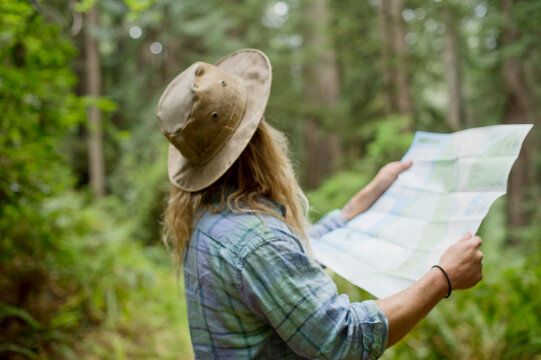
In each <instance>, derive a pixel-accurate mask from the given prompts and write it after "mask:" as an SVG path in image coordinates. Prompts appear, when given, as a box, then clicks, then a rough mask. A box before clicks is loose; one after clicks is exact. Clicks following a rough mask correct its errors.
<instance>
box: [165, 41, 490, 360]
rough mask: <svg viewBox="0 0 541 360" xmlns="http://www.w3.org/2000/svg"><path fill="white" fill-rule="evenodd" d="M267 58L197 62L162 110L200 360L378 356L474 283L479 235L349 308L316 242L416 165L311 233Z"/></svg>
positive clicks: (398, 169) (173, 223) (392, 169)
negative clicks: (392, 290) (315, 251)
mask: <svg viewBox="0 0 541 360" xmlns="http://www.w3.org/2000/svg"><path fill="white" fill-rule="evenodd" d="M270 85H271V66H270V62H269V60H268V58H267V56H266V55H265V54H264V53H262V52H261V51H258V50H253V49H246V50H240V51H238V52H235V53H233V54H230V55H228V56H226V57H225V58H223V59H222V60H220V61H219V62H218V63H217V64H216V65H211V64H207V63H203V62H197V63H195V64H193V65H192V66H190V67H189V68H188V69H186V70H185V71H184V72H182V73H181V74H180V75H178V76H177V77H176V78H175V79H174V80H173V81H172V82H171V83H170V84H169V86H168V87H167V88H166V90H165V91H164V93H163V95H162V97H161V98H160V101H159V103H158V110H157V116H158V120H159V122H160V127H161V130H162V132H163V133H164V134H165V135H166V137H167V139H168V140H169V142H170V146H169V167H168V171H169V178H170V180H171V182H172V183H173V188H172V190H171V197H170V200H169V204H168V208H167V211H166V228H167V231H168V233H169V237H170V240H171V243H172V245H173V247H174V250H175V253H176V254H177V255H178V257H179V260H180V261H181V262H182V263H183V270H184V285H185V291H186V302H187V306H188V317H189V323H190V334H191V341H192V344H193V348H194V354H195V357H196V359H304V358H323V359H346V358H347V359H359V358H362V359H375V358H378V357H379V356H381V354H382V353H383V351H384V350H385V348H386V347H388V346H391V345H392V344H394V343H395V342H397V341H398V340H399V339H400V338H402V337H403V336H404V335H405V334H406V333H407V332H408V331H409V330H410V329H411V328H412V327H413V326H414V325H415V324H416V323H417V322H418V321H419V320H421V319H422V318H423V317H424V316H426V314H427V313H428V312H429V311H430V310H431V309H432V308H433V307H434V306H435V305H436V304H437V303H438V302H439V301H440V300H441V299H443V298H444V297H447V296H449V295H450V294H451V290H456V289H467V288H469V287H472V286H474V285H475V284H476V283H477V282H479V281H480V280H481V260H482V257H483V255H482V253H481V252H480V251H479V246H480V245H481V239H480V238H479V237H476V236H472V235H471V234H466V235H465V236H464V237H463V238H462V239H461V240H459V241H458V242H456V243H455V244H453V245H452V246H450V248H449V249H448V250H447V251H446V252H445V253H444V254H443V256H442V257H441V259H440V260H439V262H438V264H437V267H434V268H432V269H430V270H429V271H427V272H426V274H425V275H424V276H423V277H422V278H421V279H420V280H418V281H416V282H415V283H414V284H413V285H411V286H409V287H408V288H407V289H405V290H403V291H401V292H399V293H397V294H395V295H393V296H390V297H386V298H382V299H380V300H377V301H373V300H368V301H364V302H350V301H349V299H348V297H347V296H346V295H339V294H338V293H337V289H336V286H335V284H334V283H333V281H332V279H331V277H330V276H329V275H328V274H327V273H325V272H324V271H323V270H322V268H321V267H320V266H319V264H318V263H316V262H315V261H314V260H313V257H312V256H311V246H310V242H309V236H310V237H313V238H316V237H320V236H322V235H324V234H325V233H328V232H330V231H332V230H334V229H337V228H339V227H342V226H344V225H345V224H346V222H347V221H348V220H349V219H351V218H353V217H355V216H357V215H358V214H361V213H363V212H365V211H366V210H367V209H368V208H370V207H371V206H372V204H373V203H374V202H375V201H376V200H377V199H378V198H379V197H380V196H381V195H382V194H383V193H384V192H385V191H386V190H387V189H388V188H389V187H390V186H391V184H393V182H394V181H395V179H396V178H397V176H398V175H399V174H400V173H402V172H403V171H405V170H406V169H408V168H409V167H411V166H412V163H411V162H394V163H390V164H388V165H386V166H385V167H383V168H382V169H381V170H380V171H379V173H378V174H377V176H376V177H375V178H374V180H373V181H372V182H371V183H370V184H369V185H367V186H366V187H365V188H364V189H362V190H361V191H360V192H359V193H358V194H357V195H355V196H354V197H353V198H352V199H351V201H350V202H349V203H348V204H347V205H346V206H345V207H344V208H343V209H342V210H335V211H333V212H331V213H329V214H328V215H327V216H326V217H325V218H323V219H322V220H321V221H320V222H319V223H318V224H316V225H314V226H313V227H309V225H308V222H307V219H306V212H307V209H308V203H307V200H306V197H305V196H304V194H303V192H302V190H301V189H300V187H299V185H298V183H297V181H296V179H295V176H294V174H293V170H292V166H291V163H290V161H289V160H288V158H287V156H286V154H287V151H286V140H285V137H284V136H283V134H281V133H280V132H278V131H277V130H275V129H273V128H272V127H271V126H270V125H269V124H268V123H267V122H266V121H265V120H264V118H263V115H264V110H265V106H266V103H267V100H268V96H269V92H270Z"/></svg>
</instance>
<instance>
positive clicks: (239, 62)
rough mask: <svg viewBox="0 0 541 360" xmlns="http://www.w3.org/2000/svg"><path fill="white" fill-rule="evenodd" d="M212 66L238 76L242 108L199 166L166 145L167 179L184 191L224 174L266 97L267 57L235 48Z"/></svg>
mask: <svg viewBox="0 0 541 360" xmlns="http://www.w3.org/2000/svg"><path fill="white" fill-rule="evenodd" d="M216 66H217V67H219V68H221V69H222V70H225V71H227V72H229V73H231V74H233V75H236V76H238V77H239V78H240V79H242V81H243V83H244V86H245V88H246V94H247V96H246V108H245V110H244V115H243V117H242V119H241V121H240V123H239V125H238V128H237V129H236V130H235V132H234V133H233V135H232V136H231V138H230V139H229V141H227V142H226V143H225V145H224V146H223V147H222V148H221V149H220V150H219V151H218V152H217V153H216V154H215V155H214V157H213V158H212V159H210V160H209V161H208V162H207V163H205V164H203V165H194V164H192V163H189V162H188V160H187V159H186V158H185V157H184V156H183V155H182V154H181V153H180V151H179V150H178V149H177V148H176V147H175V146H173V145H172V144H169V160H168V173H169V179H170V180H171V182H172V183H173V184H175V185H176V186H178V187H179V188H180V189H182V190H184V191H190V192H195V191H199V190H202V189H204V188H206V187H208V186H210V185H211V184H213V183H214V182H215V181H216V180H218V179H219V178H220V177H221V176H222V175H223V174H225V172H226V171H227V170H228V169H229V168H230V167H231V165H233V163H234V162H235V161H236V160H237V159H238V158H239V156H240V154H241V153H242V151H244V149H245V148H246V146H247V145H248V143H249V142H250V140H251V138H252V136H253V135H254V133H255V131H256V130H257V127H258V125H259V122H260V121H261V119H262V118H263V114H264V112H265V107H266V106H267V101H268V99H269V95H270V89H271V83H272V69H271V64H270V61H269V58H268V57H267V55H265V53H263V52H262V51H259V50H256V49H242V50H238V51H236V52H234V53H232V54H229V55H227V56H225V57H224V58H222V59H221V60H220V61H218V62H217V63H216Z"/></svg>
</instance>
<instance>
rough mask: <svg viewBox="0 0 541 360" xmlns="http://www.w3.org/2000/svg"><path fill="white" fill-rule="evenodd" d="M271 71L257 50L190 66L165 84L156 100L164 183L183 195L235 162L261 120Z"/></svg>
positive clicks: (207, 182)
mask: <svg viewBox="0 0 541 360" xmlns="http://www.w3.org/2000/svg"><path fill="white" fill-rule="evenodd" d="M271 81H272V70H271V65H270V61H269V58H268V57H267V55H265V54H264V53H263V52H262V51H259V50H255V49H243V50H239V51H236V52H234V53H232V54H229V55H227V56H226V57H224V58H223V59H221V60H220V61H218V62H217V63H216V65H211V64H208V63H204V62H196V63H194V64H192V65H191V66H190V67H188V68H187V69H186V70H184V71H183V72H182V73H180V74H179V75H178V76H177V77H175V78H174V79H173V81H171V83H170V84H169V85H168V86H167V88H166V89H165V91H164V92H163V94H162V96H161V97H160V100H159V102H158V108H157V111H156V115H157V117H158V122H159V124H160V129H161V131H162V132H163V133H164V135H165V136H166V137H167V139H168V140H169V142H170V144H169V164H168V172H169V179H170V180H171V182H172V183H173V184H175V185H176V186H178V187H179V188H180V189H182V190H185V191H192V192H193V191H199V190H202V189H204V188H206V187H208V186H209V185H211V184H212V183H213V182H215V181H216V180H218V179H219V178H220V177H221V176H222V175H223V174H224V173H225V172H226V171H227V169H229V168H230V167H231V165H233V163H234V162H235V160H237V159H238V157H239V156H240V154H241V153H242V151H243V150H244V149H245V148H246V145H248V143H249V142H250V139H251V138H252V136H253V135H254V133H255V131H256V129H257V127H258V125H259V122H260V121H261V119H262V118H263V113H264V112H265V107H266V105H267V100H268V98H269V94H270V88H271Z"/></svg>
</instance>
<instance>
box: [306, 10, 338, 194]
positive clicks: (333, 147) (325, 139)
mask: <svg viewBox="0 0 541 360" xmlns="http://www.w3.org/2000/svg"><path fill="white" fill-rule="evenodd" d="M307 12H308V18H310V19H317V20H318V22H317V23H315V24H313V25H312V26H310V27H309V28H308V29H307V33H306V34H307V35H306V46H307V47H308V49H309V52H310V53H312V55H313V56H312V57H311V59H310V61H309V63H308V64H307V65H306V67H305V72H304V75H305V83H304V94H305V98H306V100H307V102H308V104H310V106H311V107H312V109H317V111H311V112H310V115H309V116H308V119H306V121H305V129H304V133H305V150H304V154H305V156H304V158H305V161H304V167H305V172H304V179H305V181H304V182H305V185H306V187H307V188H315V187H317V186H319V185H320V183H321V181H322V180H323V179H324V178H325V177H327V176H329V175H330V174H331V173H332V172H333V170H334V169H335V168H336V165H337V161H338V160H339V159H340V157H341V141H340V137H339V135H338V134H337V133H336V132H333V131H326V130H324V128H323V127H322V125H321V123H322V121H323V120H324V118H323V114H322V113H321V110H327V109H331V110H332V109H333V108H334V107H336V106H337V105H338V100H339V92H340V79H339V73H338V66H337V59H336V54H335V51H334V48H333V45H332V43H331V39H330V38H329V37H328V36H327V27H328V26H329V21H330V19H329V13H328V9H327V2H326V0H314V1H313V2H311V3H310V6H309V8H308V11H307Z"/></svg>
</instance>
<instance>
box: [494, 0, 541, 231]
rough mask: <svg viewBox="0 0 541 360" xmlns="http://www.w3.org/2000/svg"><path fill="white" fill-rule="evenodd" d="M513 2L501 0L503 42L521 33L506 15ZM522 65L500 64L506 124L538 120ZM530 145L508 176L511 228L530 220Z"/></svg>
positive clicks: (516, 62)
mask: <svg viewBox="0 0 541 360" xmlns="http://www.w3.org/2000/svg"><path fill="white" fill-rule="evenodd" d="M513 3H514V1H513V0H503V1H502V14H503V16H504V19H505V25H504V32H503V34H502V41H503V44H504V45H509V44H511V43H513V42H514V41H516V40H517V39H518V38H519V37H520V36H521V34H520V32H519V31H518V29H517V28H516V27H515V26H514V25H513V24H512V23H511V21H510V18H509V15H510V13H511V10H512V7H513ZM525 68H526V62H525V60H523V59H521V58H518V57H508V58H506V59H505V60H504V62H503V65H502V74H503V80H504V84H505V92H506V102H505V111H504V122H506V123H509V124H524V123H530V124H533V123H535V122H536V120H537V119H538V114H537V107H536V103H535V98H534V93H533V92H532V89H530V87H529V86H528V82H527V76H526V71H525ZM532 146H533V143H532V141H528V139H526V141H525V142H524V145H523V147H522V151H521V153H520V156H519V157H518V159H517V161H516V162H515V165H514V166H513V171H512V172H511V175H510V179H509V189H508V201H507V204H508V217H509V223H510V224H511V226H513V227H524V226H527V225H528V224H529V223H530V215H531V214H530V213H529V212H528V211H527V209H526V207H525V204H526V200H527V191H528V188H529V186H530V185H531V182H532V181H531V170H530V169H531V161H530V160H531V148H532ZM516 241H517V239H516V238H514V237H513V238H511V242H516Z"/></svg>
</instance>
